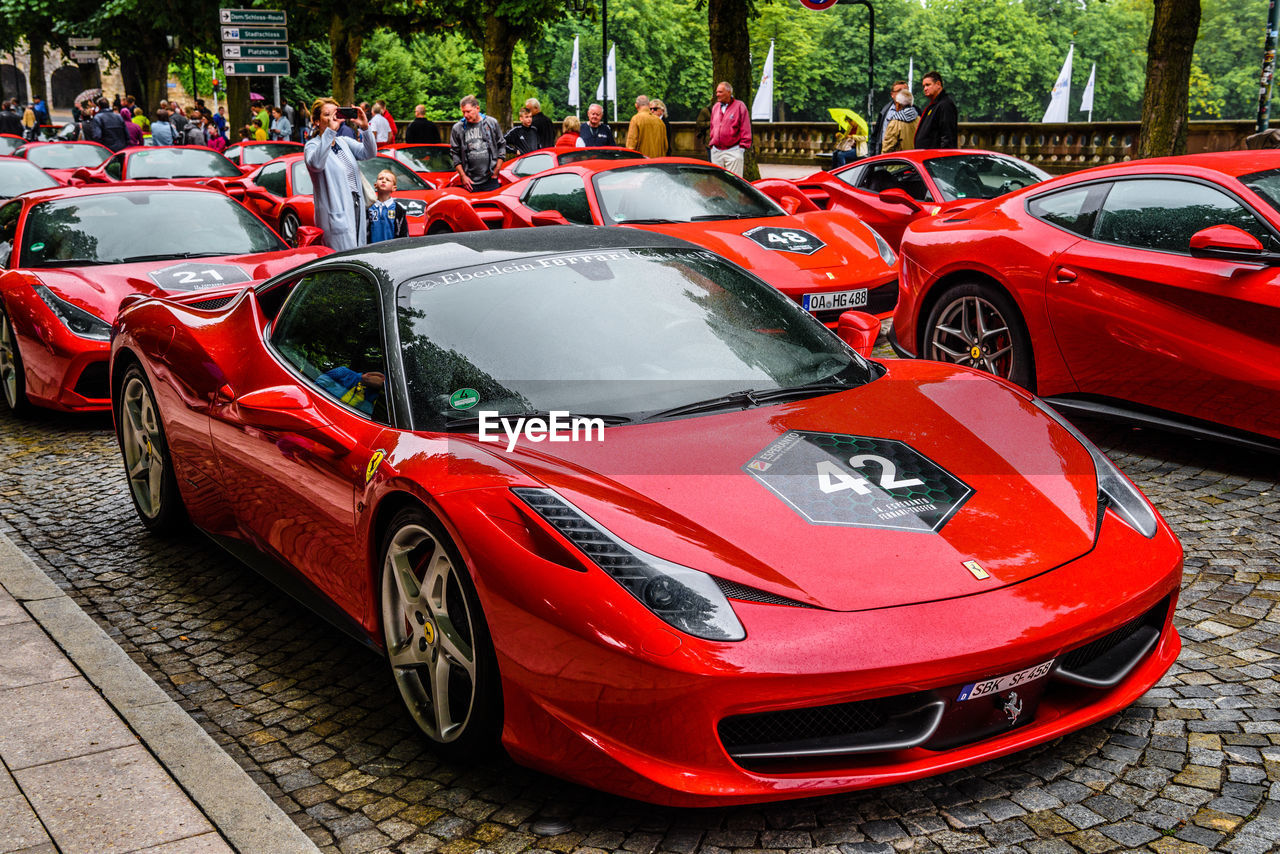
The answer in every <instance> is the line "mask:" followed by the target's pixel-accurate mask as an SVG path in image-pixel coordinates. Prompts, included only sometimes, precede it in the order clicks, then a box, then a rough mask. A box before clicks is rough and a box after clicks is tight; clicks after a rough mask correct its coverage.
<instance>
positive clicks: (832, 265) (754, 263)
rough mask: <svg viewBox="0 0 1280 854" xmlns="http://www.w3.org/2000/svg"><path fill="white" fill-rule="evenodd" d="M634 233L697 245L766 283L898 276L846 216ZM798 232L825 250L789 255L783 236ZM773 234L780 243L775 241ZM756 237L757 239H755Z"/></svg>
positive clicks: (819, 214) (820, 214) (661, 227)
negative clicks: (828, 275)
mask: <svg viewBox="0 0 1280 854" xmlns="http://www.w3.org/2000/svg"><path fill="white" fill-rule="evenodd" d="M628 227H629V228H642V229H645V230H646V231H656V232H659V233H660V234H667V235H670V236H671V237H679V238H681V239H683V240H688V241H690V242H692V243H696V244H698V245H699V246H703V247H705V248H707V249H710V250H711V251H712V252H715V253H717V254H719V255H724V256H726V257H728V258H730V259H732V260H734V261H736V262H738V263H739V264H742V265H743V266H745V267H747V268H749V269H751V270H754V271H755V272H756V273H757V274H758V275H761V277H762V278H765V279H766V280H767V279H768V278H769V276H768V275H767V274H766V273H765V271H768V272H771V273H775V274H777V273H783V274H785V273H786V272H787V271H794V270H815V271H816V270H831V269H840V270H842V271H844V272H843V273H842V276H841V277H842V278H844V279H846V280H848V279H854V280H861V279H867V280H871V279H882V278H884V277H885V276H887V275H890V274H892V272H893V268H892V267H890V266H889V265H888V264H886V263H885V262H884V259H882V258H881V257H880V251H879V250H878V249H877V248H876V243H875V237H873V236H872V234H871V230H870V229H869V228H867V227H866V226H865V225H863V223H862V222H861V221H859V220H858V219H857V218H856V217H854V216H853V215H852V214H848V213H845V212H843V211H811V212H809V213H801V214H795V215H791V216H774V217H761V218H758V219H729V220H717V221H711V222H681V223H670V224H667V223H658V224H652V225H634V226H628ZM762 229H763V231H762ZM792 231H794V232H799V233H801V234H807V235H811V236H812V237H815V238H817V240H819V241H821V243H822V245H821V246H820V247H819V248H817V250H816V251H814V252H809V253H806V252H795V251H789V250H788V249H787V248H786V247H787V246H788V245H789V244H788V243H787V242H785V238H783V237H782V234H781V233H785V232H792ZM770 232H773V233H774V234H777V235H778V236H779V238H780V239H779V240H775V241H770V240H769V239H768V237H769V234H770ZM752 235H754V236H755V238H756V239H752ZM803 245H804V244H802V246H803ZM810 245H813V244H810ZM774 247H776V248H774Z"/></svg>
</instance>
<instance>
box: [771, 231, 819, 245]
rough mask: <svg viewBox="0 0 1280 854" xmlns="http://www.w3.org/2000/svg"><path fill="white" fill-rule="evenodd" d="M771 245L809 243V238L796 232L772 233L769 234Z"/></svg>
mask: <svg viewBox="0 0 1280 854" xmlns="http://www.w3.org/2000/svg"><path fill="white" fill-rule="evenodd" d="M768 240H769V242H770V243H808V242H809V238H807V237H805V236H804V235H803V234H798V233H797V232H794V231H771V232H769V234H768Z"/></svg>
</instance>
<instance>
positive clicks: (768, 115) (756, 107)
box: [751, 39, 773, 122]
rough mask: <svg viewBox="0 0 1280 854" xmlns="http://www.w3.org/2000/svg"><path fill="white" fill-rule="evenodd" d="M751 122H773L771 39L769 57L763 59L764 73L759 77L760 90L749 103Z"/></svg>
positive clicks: (771, 40) (770, 41)
mask: <svg viewBox="0 0 1280 854" xmlns="http://www.w3.org/2000/svg"><path fill="white" fill-rule="evenodd" d="M751 121H753V122H771V121H773V39H770V40H769V55H768V56H766V57H765V59H764V72H763V73H761V75H760V88H759V89H757V90H756V97H755V100H753V101H752V102H751Z"/></svg>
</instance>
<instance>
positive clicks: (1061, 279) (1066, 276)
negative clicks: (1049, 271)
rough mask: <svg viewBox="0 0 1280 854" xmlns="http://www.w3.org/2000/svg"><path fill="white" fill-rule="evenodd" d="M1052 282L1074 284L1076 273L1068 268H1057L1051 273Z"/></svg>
mask: <svg viewBox="0 0 1280 854" xmlns="http://www.w3.org/2000/svg"><path fill="white" fill-rule="evenodd" d="M1053 280H1054V281H1055V282H1058V283H1059V284H1066V283H1067V282H1074V281H1075V280H1076V271H1075V270H1072V269H1071V268H1069V267H1058V268H1057V269H1056V270H1054V271H1053Z"/></svg>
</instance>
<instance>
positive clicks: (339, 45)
mask: <svg viewBox="0 0 1280 854" xmlns="http://www.w3.org/2000/svg"><path fill="white" fill-rule="evenodd" d="M353 23H354V21H353V20H351V19H348V18H344V17H342V16H341V15H339V14H338V13H336V12H335V13H334V15H333V19H332V21H331V23H330V24H329V48H330V50H331V51H332V53H333V97H334V100H336V101H337V102H338V103H339V104H354V103H355V101H356V62H357V60H359V59H360V48H361V46H362V45H363V44H364V33H363V32H362V31H361V30H359V29H358V28H356V27H353V26H352V24H353Z"/></svg>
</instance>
